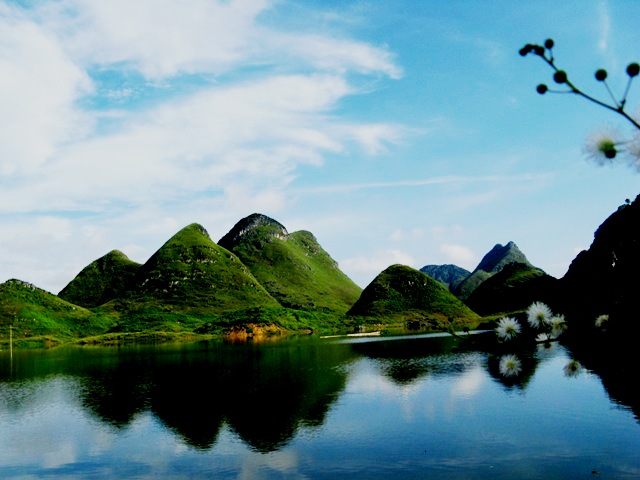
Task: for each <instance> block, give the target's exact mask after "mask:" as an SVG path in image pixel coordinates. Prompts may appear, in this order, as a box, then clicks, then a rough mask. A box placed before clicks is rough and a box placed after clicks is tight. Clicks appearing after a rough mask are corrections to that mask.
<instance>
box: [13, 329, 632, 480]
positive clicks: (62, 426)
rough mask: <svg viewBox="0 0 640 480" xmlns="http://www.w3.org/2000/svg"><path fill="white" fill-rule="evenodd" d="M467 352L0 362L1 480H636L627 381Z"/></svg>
mask: <svg viewBox="0 0 640 480" xmlns="http://www.w3.org/2000/svg"><path fill="white" fill-rule="evenodd" d="M466 343H468V341H465V340H459V339H456V338H453V337H450V336H437V335H436V336H429V335H414V336H411V337H390V338H387V337H380V338H348V339H344V338H335V339H317V338H315V339H311V338H292V339H287V340H282V341H277V342H271V343H246V344H232V343H225V342H223V341H208V342H201V343H194V344H179V345H176V344H170V345H158V346H127V347H109V348H107V347H101V348H95V347H65V348H56V349H52V350H42V351H17V352H15V351H14V352H13V356H10V355H9V352H7V351H1V352H0V478H3V479H7V478H20V479H31V478H56V479H57V478H69V479H74V478H82V479H91V478H139V479H147V478H148V479H151V478H154V479H155V478H176V479H177V478H189V479H196V478H216V479H217V478H246V479H261V478H265V479H267V478H268V479H271V478H296V479H297V478H309V479H315V478H327V479H329V478H354V479H356V478H367V479H376V478H379V479H383V478H384V479H389V478H402V479H412V478H430V479H431V478H436V479H437V478H446V479H510V480H511V479H515V478H518V479H553V478H558V479H581V478H584V479H586V478H607V479H625V478H629V479H631V478H633V479H637V478H640V423H639V417H638V411H639V410H638V394H637V393H636V392H635V387H636V385H635V383H636V381H635V380H636V378H637V371H636V369H635V368H633V369H630V370H625V368H623V367H624V366H620V368H618V369H616V368H614V367H615V365H614V366H613V367H611V368H603V369H602V372H600V371H599V374H596V373H595V371H594V370H592V369H591V368H588V367H586V366H584V365H583V366H582V367H581V368H578V369H577V370H576V369H569V370H567V369H566V368H565V367H566V366H567V364H568V363H569V361H570V360H571V354H570V352H569V351H568V349H567V348H565V347H563V346H561V345H559V344H557V343H554V344H552V345H551V346H547V347H545V346H542V345H540V346H537V347H535V348H533V347H532V349H531V351H527V352H524V353H520V354H519V356H518V358H517V359H512V360H513V361H515V362H516V363H515V365H514V364H513V363H512V367H513V366H515V368H512V369H511V370H508V369H505V368H504V367H505V365H504V360H503V357H504V355H503V353H495V352H493V353H491V352H489V351H486V350H483V349H480V348H476V347H475V346H473V345H471V347H466V346H465V345H466ZM501 360H502V363H501ZM587 364H589V362H587Z"/></svg>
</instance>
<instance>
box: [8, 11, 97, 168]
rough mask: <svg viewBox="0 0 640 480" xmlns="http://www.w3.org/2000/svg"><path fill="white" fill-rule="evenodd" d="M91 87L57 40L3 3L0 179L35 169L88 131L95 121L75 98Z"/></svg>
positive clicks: (86, 77)
mask: <svg viewBox="0 0 640 480" xmlns="http://www.w3.org/2000/svg"><path fill="white" fill-rule="evenodd" d="M91 88H92V85H91V82H90V80H89V77H88V76H87V75H86V73H85V72H84V71H82V69H81V68H79V67H78V66H77V65H76V64H74V63H73V62H72V61H71V60H70V59H69V58H68V57H67V56H66V55H65V52H64V50H63V48H62V46H61V45H60V43H59V42H58V41H57V39H55V38H53V37H52V36H50V35H48V34H47V33H46V32H45V31H43V30H42V29H41V28H39V27H38V26H37V25H36V24H35V23H34V22H32V21H31V20H29V19H28V18H26V17H25V16H23V15H22V14H20V13H19V12H18V11H17V10H15V9H12V8H10V7H8V6H6V5H4V4H0V111H1V112H2V115H1V116H0V145H2V155H1V156H0V178H1V176H6V175H12V174H21V173H25V172H34V170H35V169H36V168H37V167H39V166H40V165H42V164H44V163H45V162H46V161H47V160H48V159H49V158H50V157H51V156H52V155H53V154H54V153H55V151H56V149H57V148H59V147H60V146H61V145H62V144H64V143H65V142H68V141H70V140H71V139H74V138H79V137H80V138H81V137H82V136H83V135H85V134H86V133H87V127H88V126H89V127H90V126H91V121H90V118H89V117H88V116H87V115H86V114H84V113H82V112H81V111H80V110H78V109H77V107H76V106H75V102H76V101H77V100H78V99H79V98H80V96H82V95H84V94H86V93H88V92H89V91H91Z"/></svg>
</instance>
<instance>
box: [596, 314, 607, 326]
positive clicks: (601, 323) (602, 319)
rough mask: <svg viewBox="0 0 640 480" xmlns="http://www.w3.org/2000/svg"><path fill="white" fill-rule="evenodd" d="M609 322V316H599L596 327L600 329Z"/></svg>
mask: <svg viewBox="0 0 640 480" xmlns="http://www.w3.org/2000/svg"><path fill="white" fill-rule="evenodd" d="M608 321H609V315H600V316H598V318H596V327H598V328H602V327H603V326H604V324H605V323H607V322H608Z"/></svg>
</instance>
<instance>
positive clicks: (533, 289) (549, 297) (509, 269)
mask: <svg viewBox="0 0 640 480" xmlns="http://www.w3.org/2000/svg"><path fill="white" fill-rule="evenodd" d="M557 289H558V280H557V279H556V278H554V277H552V276H550V275H547V274H546V273H545V272H544V271H543V270H541V269H539V268H536V267H533V266H530V265H526V264H524V263H518V262H512V263H509V264H508V265H505V266H504V268H503V269H502V270H500V271H499V272H498V273H496V274H495V275H493V276H491V277H490V278H488V279H487V280H485V281H484V282H482V283H481V284H480V285H479V286H478V288H476V289H475V290H474V291H473V292H471V295H469V298H467V300H466V301H465V303H466V304H467V305H468V306H469V308H471V309H473V311H474V312H477V313H479V314H480V315H490V314H497V313H510V312H516V311H518V310H525V309H526V308H527V307H528V306H529V305H531V304H532V303H533V302H538V301H541V302H544V303H546V304H548V305H552V306H553V305H555V304H556V303H557Z"/></svg>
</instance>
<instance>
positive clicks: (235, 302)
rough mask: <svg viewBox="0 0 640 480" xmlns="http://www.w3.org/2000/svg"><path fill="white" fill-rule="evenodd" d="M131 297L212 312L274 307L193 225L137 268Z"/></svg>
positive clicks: (246, 272)
mask: <svg viewBox="0 0 640 480" xmlns="http://www.w3.org/2000/svg"><path fill="white" fill-rule="evenodd" d="M132 296H133V298H134V299H135V300H138V301H140V300H147V301H162V302H165V303H170V304H174V305H184V306H194V307H198V308H202V309H207V310H209V311H213V312H216V311H217V312H221V311H225V310H231V309H237V308H245V307H256V306H274V307H276V306H279V305H278V302H277V301H275V300H274V299H273V297H271V295H269V293H268V292H267V291H266V290H265V289H264V288H263V287H262V286H261V285H260V283H259V282H258V281H257V280H256V279H255V278H254V276H253V275H252V274H251V272H250V271H249V270H248V269H247V267H245V266H244V265H243V264H242V263H241V262H240V261H239V260H238V258H237V257H236V256H235V255H234V254H232V253H231V252H229V251H228V250H226V249H224V248H222V247H220V246H219V245H216V244H215V243H214V242H213V241H212V240H211V238H210V237H209V234H208V233H207V231H206V230H205V229H204V228H203V227H202V226H201V225H198V224H195V223H194V224H191V225H189V226H187V227H185V228H183V229H182V230H180V231H179V232H178V233H176V234H175V235H174V236H173V237H172V238H170V239H169V240H168V241H167V242H166V243H165V244H164V245H163V246H162V247H161V248H160V249H159V250H158V251H157V252H155V253H154V254H153V255H152V256H151V258H149V260H148V261H147V262H146V263H145V264H144V265H142V266H141V267H140V268H139V269H138V271H137V273H136V277H135V287H134V290H133V292H132Z"/></svg>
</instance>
